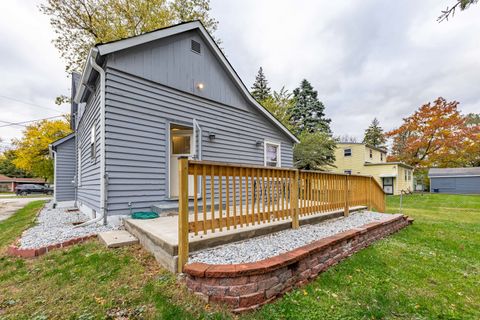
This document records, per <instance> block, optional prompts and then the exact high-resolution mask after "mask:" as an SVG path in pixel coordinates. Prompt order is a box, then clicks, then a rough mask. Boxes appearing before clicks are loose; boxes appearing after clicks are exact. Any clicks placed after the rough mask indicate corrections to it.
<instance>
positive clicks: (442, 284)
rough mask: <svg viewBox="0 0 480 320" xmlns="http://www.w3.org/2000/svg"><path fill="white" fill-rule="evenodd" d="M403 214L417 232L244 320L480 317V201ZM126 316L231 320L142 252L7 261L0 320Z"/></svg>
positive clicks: (447, 201) (433, 203)
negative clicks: (408, 218) (190, 293)
mask: <svg viewBox="0 0 480 320" xmlns="http://www.w3.org/2000/svg"><path fill="white" fill-rule="evenodd" d="M398 205H399V198H398V197H389V198H388V206H387V208H388V211H389V212H398ZM34 208H35V205H30V209H28V210H27V208H26V209H23V210H24V211H20V212H18V213H17V214H16V215H14V216H13V217H11V218H10V219H8V220H6V221H5V222H3V223H0V248H1V247H2V246H3V247H4V246H5V245H7V244H8V243H10V242H11V241H13V239H15V237H16V236H17V235H18V234H19V231H18V229H21V228H24V227H26V226H27V225H29V224H30V223H31V221H32V219H31V218H32V217H33V215H34V213H35V209H34ZM36 208H38V207H36ZM26 211H28V212H30V214H27V213H26ZM403 211H404V213H405V214H408V215H410V216H412V217H413V218H415V222H414V224H413V225H412V226H410V227H408V228H406V229H404V230H402V231H400V232H399V233H397V234H395V235H393V236H391V237H389V238H388V239H384V240H381V241H379V242H377V243H376V244H374V245H372V246H371V247H369V248H367V249H365V250H363V251H361V252H359V253H357V254H355V255H353V256H352V257H350V258H349V259H347V260H345V261H343V262H342V263H340V264H339V265H337V266H335V267H333V268H331V269H330V270H328V271H327V272H325V273H323V274H321V275H320V276H319V277H318V279H317V280H316V281H314V282H312V283H311V284H309V285H307V286H306V287H303V288H300V289H298V290H295V291H292V292H291V293H289V294H287V295H286V296H284V297H283V298H282V299H279V300H277V301H276V302H275V303H273V304H271V305H268V306H265V307H264V308H263V309H261V310H259V311H257V312H254V313H250V314H246V315H243V316H242V317H240V318H243V319H480V311H479V310H480V196H453V195H423V196H421V195H413V196H407V197H406V198H405V199H404V203H403ZM27 216H29V217H27ZM16 220H21V222H17V221H16ZM4 232H7V233H8V234H9V235H8V236H3V233H4ZM0 254H1V253H0ZM122 313H123V314H125V315H126V316H128V318H130V319H141V318H146V319H151V318H154V319H197V318H202V319H205V318H206V319H224V318H234V316H232V315H229V314H228V313H226V312H224V311H222V309H219V308H218V307H215V306H210V305H206V304H205V303H204V302H202V301H200V300H199V299H197V298H195V297H193V296H191V295H189V294H188V293H187V292H186V291H185V289H184V288H183V287H182V286H180V285H178V284H177V283H176V281H175V277H174V276H173V275H171V274H169V273H168V272H166V271H163V270H162V269H161V268H159V267H158V266H157V264H156V263H155V261H154V259H153V258H152V257H151V256H150V255H148V254H146V253H145V252H144V251H143V250H142V249H141V248H140V247H139V246H132V247H128V248H122V249H119V250H107V249H104V248H103V247H102V246H101V245H100V244H99V243H98V242H97V241H90V242H88V243H86V244H82V245H78V246H75V247H72V248H70V249H67V250H59V251H55V252H52V253H49V254H47V255H45V256H43V257H41V258H39V259H35V260H22V259H14V258H10V257H5V256H1V257H0V319H3V318H5V319H31V318H35V317H36V319H50V318H51V319H56V318H62V319H98V318H100V319H103V318H107V319H109V318H110V319H115V316H118V315H119V314H122ZM2 317H3V318H2ZM118 318H120V317H118ZM126 318H127V317H126Z"/></svg>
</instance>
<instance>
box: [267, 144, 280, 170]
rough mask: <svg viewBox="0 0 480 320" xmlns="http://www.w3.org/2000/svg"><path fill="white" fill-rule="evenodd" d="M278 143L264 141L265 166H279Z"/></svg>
mask: <svg viewBox="0 0 480 320" xmlns="http://www.w3.org/2000/svg"><path fill="white" fill-rule="evenodd" d="M280 150H281V148H280V144H278V143H273V142H265V150H264V153H265V154H264V157H265V166H267V167H280V166H281V163H280Z"/></svg>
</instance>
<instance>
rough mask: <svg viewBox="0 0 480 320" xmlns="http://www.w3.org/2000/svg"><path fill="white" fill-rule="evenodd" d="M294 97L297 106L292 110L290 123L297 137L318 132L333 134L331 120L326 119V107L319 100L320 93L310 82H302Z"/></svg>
mask: <svg viewBox="0 0 480 320" xmlns="http://www.w3.org/2000/svg"><path fill="white" fill-rule="evenodd" d="M293 97H294V99H295V105H294V106H293V107H292V108H291V109H290V123H291V125H292V127H293V132H294V133H295V134H296V135H300V134H302V133H304V132H308V133H315V132H318V131H320V132H324V133H327V134H331V131H330V121H331V120H330V119H327V118H325V113H324V111H325V106H324V105H323V103H321V102H320V101H319V100H318V93H317V91H316V90H313V87H312V85H311V84H310V82H308V81H307V80H306V79H304V80H302V82H301V83H300V87H298V88H296V89H295V90H293Z"/></svg>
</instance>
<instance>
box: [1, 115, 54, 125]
mask: <svg viewBox="0 0 480 320" xmlns="http://www.w3.org/2000/svg"><path fill="white" fill-rule="evenodd" d="M60 117H63V115H58V116H53V117H47V118H42V119H34V120H28V121H22V122H9V121H3V120H0V122H6V123H8V124H4V125H1V126H0V128H4V127H10V126H24V124H26V123H30V122H35V121H42V120H49V119H54V118H60Z"/></svg>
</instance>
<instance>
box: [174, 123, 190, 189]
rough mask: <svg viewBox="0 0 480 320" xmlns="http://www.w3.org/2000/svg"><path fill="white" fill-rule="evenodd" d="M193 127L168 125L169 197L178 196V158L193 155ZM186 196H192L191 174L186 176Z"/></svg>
mask: <svg viewBox="0 0 480 320" xmlns="http://www.w3.org/2000/svg"><path fill="white" fill-rule="evenodd" d="M193 145H194V144H193V128H191V127H186V126H181V125H176V124H171V125H170V148H169V150H170V162H169V164H170V170H169V171H170V173H169V175H170V177H169V180H170V186H169V191H170V198H177V197H178V158H179V157H185V156H186V157H191V156H192V155H193V153H194V152H193ZM188 196H189V197H193V176H189V177H188Z"/></svg>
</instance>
